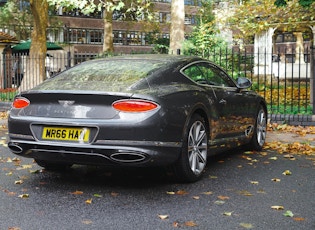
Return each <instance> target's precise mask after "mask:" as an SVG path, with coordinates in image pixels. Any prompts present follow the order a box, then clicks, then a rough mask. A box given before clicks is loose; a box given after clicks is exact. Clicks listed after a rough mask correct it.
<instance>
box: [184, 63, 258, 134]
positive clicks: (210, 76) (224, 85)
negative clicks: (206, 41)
mask: <svg viewBox="0 0 315 230" xmlns="http://www.w3.org/2000/svg"><path fill="white" fill-rule="evenodd" d="M184 73H185V74H186V75H190V76H189V77H190V78H191V79H192V80H193V81H195V82H196V83H198V84H202V85H203V86H204V88H205V90H206V91H207V93H208V94H209V95H211V97H212V98H213V104H212V106H213V108H212V110H213V111H212V112H213V114H215V116H214V117H215V120H214V121H213V122H214V125H212V127H210V128H211V129H212V130H211V134H212V135H211V136H212V138H211V139H222V138H234V137H237V136H241V135H244V133H245V131H246V129H247V128H248V127H247V126H248V125H249V120H248V119H250V117H251V116H252V115H250V109H249V108H250V107H251V106H252V105H250V103H249V102H248V101H247V99H246V96H245V97H244V93H243V92H241V91H240V90H239V89H238V88H237V86H236V84H235V82H234V81H233V80H232V79H231V78H230V77H229V76H228V75H227V74H226V73H225V72H224V71H223V70H222V69H221V68H219V67H217V66H216V65H214V64H212V63H209V62H198V63H195V65H192V66H190V67H189V68H187V69H185V70H184Z"/></svg>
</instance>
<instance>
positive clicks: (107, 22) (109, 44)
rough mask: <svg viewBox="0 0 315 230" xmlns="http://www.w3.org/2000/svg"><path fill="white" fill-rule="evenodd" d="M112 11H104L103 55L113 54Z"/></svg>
mask: <svg viewBox="0 0 315 230" xmlns="http://www.w3.org/2000/svg"><path fill="white" fill-rule="evenodd" d="M113 52H114V44H113V11H111V10H106V7H105V9H104V43H103V53H113Z"/></svg>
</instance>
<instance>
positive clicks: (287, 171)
mask: <svg viewBox="0 0 315 230" xmlns="http://www.w3.org/2000/svg"><path fill="white" fill-rule="evenodd" d="M282 174H283V175H286V176H287V175H292V172H291V171H290V170H285V171H284V172H283V173H282Z"/></svg>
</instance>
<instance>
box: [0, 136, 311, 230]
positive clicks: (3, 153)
mask: <svg viewBox="0 0 315 230" xmlns="http://www.w3.org/2000/svg"><path fill="white" fill-rule="evenodd" d="M4 132H5V131H2V133H1V132H0V134H2V136H3V139H2V140H1V142H2V144H3V145H1V146H0V200H1V203H0V229H1V230H6V229H10V230H11V229H14V230H18V229H20V230H37V229H38V230H39V229H40V230H41V229H43V230H50V229H53V230H55V229H58V230H62V229H69V230H70V229H71V230H72V229H76V230H79V229H113V230H114V229H115V230H118V229H122V230H124V229H128V230H129V229H139V230H142V229H143V230H144V229H145V230H150V229H154V230H155V229H161V230H164V229H178V228H179V229H215V230H217V229H220V230H225V229H229V230H231V229H266V230H270V229H276V230H278V229H285V230H291V229H292V230H296V229H299V230H300V229H305V230H311V229H315V208H314V207H315V195H314V189H315V180H314V178H315V156H295V158H285V157H284V156H283V155H279V154H278V153H275V152H263V153H254V154H253V153H246V152H244V151H242V150H234V151H229V152H228V153H225V154H221V155H220V156H217V157H213V158H210V159H209V161H210V163H209V165H208V167H207V170H206V174H205V176H204V178H203V179H202V180H201V181H198V182H196V183H192V184H178V183H176V182H175V181H174V180H173V178H172V176H171V175H168V174H166V173H165V171H163V170H159V169H141V170H138V169H134V170H109V169H104V168H101V167H83V166H74V168H72V169H71V170H70V171H67V172H63V173H55V172H47V171H44V170H42V168H41V167H39V166H37V165H36V164H34V163H33V161H32V160H31V159H26V158H18V159H16V158H15V157H16V156H15V155H13V154H11V153H10V152H9V151H8V149H7V148H6V147H5V144H4V143H5V138H4V137H5V134H4ZM284 172H287V173H286V174H290V175H284V174H285V173H284ZM272 206H275V207H273V208H272ZM278 209H279V210H278ZM285 214H286V215H289V216H285ZM291 214H292V215H293V216H291V217H290V215H291Z"/></svg>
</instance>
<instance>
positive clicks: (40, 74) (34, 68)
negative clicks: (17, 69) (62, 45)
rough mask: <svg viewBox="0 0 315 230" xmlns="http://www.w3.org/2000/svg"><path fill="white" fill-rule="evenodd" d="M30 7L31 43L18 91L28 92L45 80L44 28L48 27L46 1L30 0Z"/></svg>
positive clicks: (45, 49) (45, 48) (45, 50)
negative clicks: (31, 19)
mask: <svg viewBox="0 0 315 230" xmlns="http://www.w3.org/2000/svg"><path fill="white" fill-rule="evenodd" d="M30 7H31V11H32V14H33V17H34V23H33V31H32V35H31V39H32V43H31V47H30V51H29V57H28V61H27V62H26V66H25V72H24V77H23V80H22V83H21V86H20V90H21V91H24V90H28V89H31V88H33V87H34V86H36V85H38V84H39V83H41V82H43V81H44V80H45V78H46V71H45V58H46V52H47V46H46V28H47V25H48V3H47V1H46V0H30Z"/></svg>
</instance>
